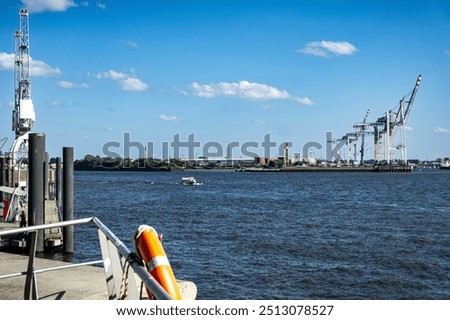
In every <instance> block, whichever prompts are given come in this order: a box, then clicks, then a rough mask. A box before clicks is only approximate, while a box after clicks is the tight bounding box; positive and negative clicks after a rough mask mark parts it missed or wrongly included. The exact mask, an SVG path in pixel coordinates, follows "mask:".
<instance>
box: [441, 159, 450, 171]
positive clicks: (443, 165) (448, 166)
mask: <svg viewBox="0 0 450 320" xmlns="http://www.w3.org/2000/svg"><path fill="white" fill-rule="evenodd" d="M439 169H444V170H445V169H446V170H448V169H450V161H449V160H447V161H442V162H441V164H440V165H439Z"/></svg>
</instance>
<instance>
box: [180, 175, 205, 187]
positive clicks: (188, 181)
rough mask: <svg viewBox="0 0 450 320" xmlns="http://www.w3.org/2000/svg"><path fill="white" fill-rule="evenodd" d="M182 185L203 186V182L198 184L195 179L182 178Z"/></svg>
mask: <svg viewBox="0 0 450 320" xmlns="http://www.w3.org/2000/svg"><path fill="white" fill-rule="evenodd" d="M181 184H182V185H183V186H201V185H202V184H203V182H197V180H195V178H194V177H183V178H181Z"/></svg>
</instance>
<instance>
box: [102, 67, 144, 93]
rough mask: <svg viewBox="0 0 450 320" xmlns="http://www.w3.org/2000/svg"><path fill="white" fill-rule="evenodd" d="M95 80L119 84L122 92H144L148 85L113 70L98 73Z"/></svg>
mask: <svg viewBox="0 0 450 320" xmlns="http://www.w3.org/2000/svg"><path fill="white" fill-rule="evenodd" d="M96 78H97V79H112V80H115V81H117V82H118V83H119V84H120V86H121V87H122V90H124V91H144V90H147V89H148V84H146V83H145V82H143V81H141V80H139V79H138V78H136V76H134V75H129V74H125V73H122V72H117V71H114V70H110V71H107V72H103V73H98V74H97V75H96Z"/></svg>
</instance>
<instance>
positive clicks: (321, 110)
mask: <svg viewBox="0 0 450 320" xmlns="http://www.w3.org/2000/svg"><path fill="white" fill-rule="evenodd" d="M22 7H26V8H28V10H29V12H30V44H31V48H30V53H31V57H32V59H33V60H32V98H33V101H34V104H35V109H36V125H35V128H34V130H33V131H34V132H43V133H46V135H47V140H46V145H47V149H48V151H49V153H50V156H60V155H61V152H62V151H61V150H62V147H64V146H72V147H74V149H75V156H76V158H82V157H84V155H86V154H93V155H100V156H103V153H104V152H103V150H102V148H103V146H104V144H105V143H107V142H108V141H116V142H119V143H121V146H123V145H124V143H123V142H124V133H128V134H129V136H130V139H131V140H132V141H135V142H139V143H141V144H143V145H146V144H147V143H148V142H153V143H154V150H153V154H154V155H155V156H156V157H160V156H161V152H162V151H161V145H162V143H163V142H164V141H167V142H171V141H173V139H174V136H175V135H176V134H178V133H179V136H180V139H181V140H182V141H183V140H184V141H187V139H188V136H189V135H190V134H194V135H195V140H196V141H198V142H200V143H201V145H202V146H204V145H205V144H206V143H207V142H209V141H216V142H218V143H219V144H221V145H222V146H224V148H225V146H226V145H227V144H228V143H229V142H232V141H237V142H239V143H240V145H241V146H242V145H243V144H244V143H245V142H248V141H254V142H258V143H260V144H261V142H262V141H263V140H264V136H265V135H267V134H268V133H270V137H271V140H272V141H274V142H276V145H277V146H278V145H279V144H281V143H282V142H285V141H289V142H292V144H293V147H292V151H291V152H292V153H293V152H301V151H302V147H303V146H304V145H305V144H306V143H308V142H310V141H316V142H318V143H320V144H322V145H323V147H324V148H323V149H322V150H317V151H316V156H318V157H319V156H321V157H325V144H326V132H332V133H333V138H336V139H337V138H340V137H342V136H343V135H344V134H345V133H347V132H352V131H353V130H354V129H353V128H352V126H353V124H354V123H355V122H361V121H362V119H363V118H364V115H365V113H366V111H367V109H370V115H369V120H371V121H374V120H376V119H377V118H378V117H380V116H382V114H383V113H384V112H386V111H387V110H388V109H396V108H397V105H398V102H399V100H400V99H401V98H402V97H403V96H404V95H408V94H409V93H410V92H411V90H412V89H413V87H414V84H415V81H416V78H417V76H418V75H419V74H422V84H421V86H420V88H419V91H418V93H417V97H416V100H415V102H414V105H413V109H412V111H411V114H410V117H409V119H408V123H407V126H408V130H407V143H408V156H409V158H421V159H435V158H437V157H448V156H450V112H449V110H450V3H449V2H448V1H433V0H431V1H414V0H413V1H411V0H410V1H351V0H347V1H321V0H319V1H284V0H276V1H275V0H274V1H269V0H262V1H252V0H249V1H233V0H227V1H221V0H220V1H219V0H218V1H213V0H211V1H200V0H195V1H188V0H184V1H170V0H164V1H162V0H161V1H137V0H126V1H125V0H114V1H113V0H109V1H108V0H101V1H99V0H97V1H91V0H86V1H82V0H34V1H33V0H22V1H10V0H0V21H1V24H0V85H1V90H0V119H2V120H3V121H2V122H3V123H4V124H3V125H2V126H1V127H0V128H1V129H2V130H1V132H0V138H1V137H4V136H7V137H9V142H8V144H9V143H10V142H11V141H12V139H13V132H12V131H11V129H10V128H11V123H10V122H11V120H10V119H11V112H12V103H13V100H14V93H13V71H12V67H13V66H12V54H13V52H14V39H13V35H14V32H15V30H16V29H18V21H19V15H18V11H19V9H20V8H22ZM367 139H368V140H369V141H372V138H371V137H369V138H367ZM261 150H262V149H257V148H255V149H253V150H252V151H255V152H257V153H259V152H261ZM3 151H5V149H4V150H3ZM116 151H117V152H118V153H122V152H123V151H120V150H116ZM272 151H273V152H272V153H273V155H274V156H276V155H277V154H278V148H274V149H273V150H272ZM196 153H197V154H198V155H201V153H202V148H199V149H198V150H196ZM368 153H369V154H370V155H372V154H373V147H372V145H370V146H369V150H368ZM181 154H182V155H187V151H181ZM233 155H235V156H239V150H238V149H236V150H234V151H233Z"/></svg>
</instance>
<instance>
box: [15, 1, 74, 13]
mask: <svg viewBox="0 0 450 320" xmlns="http://www.w3.org/2000/svg"><path fill="white" fill-rule="evenodd" d="M22 3H23V5H24V6H25V7H26V8H27V9H28V10H29V11H30V12H44V11H66V10H67V9H69V8H71V7H77V4H76V3H75V2H73V0H22Z"/></svg>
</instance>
